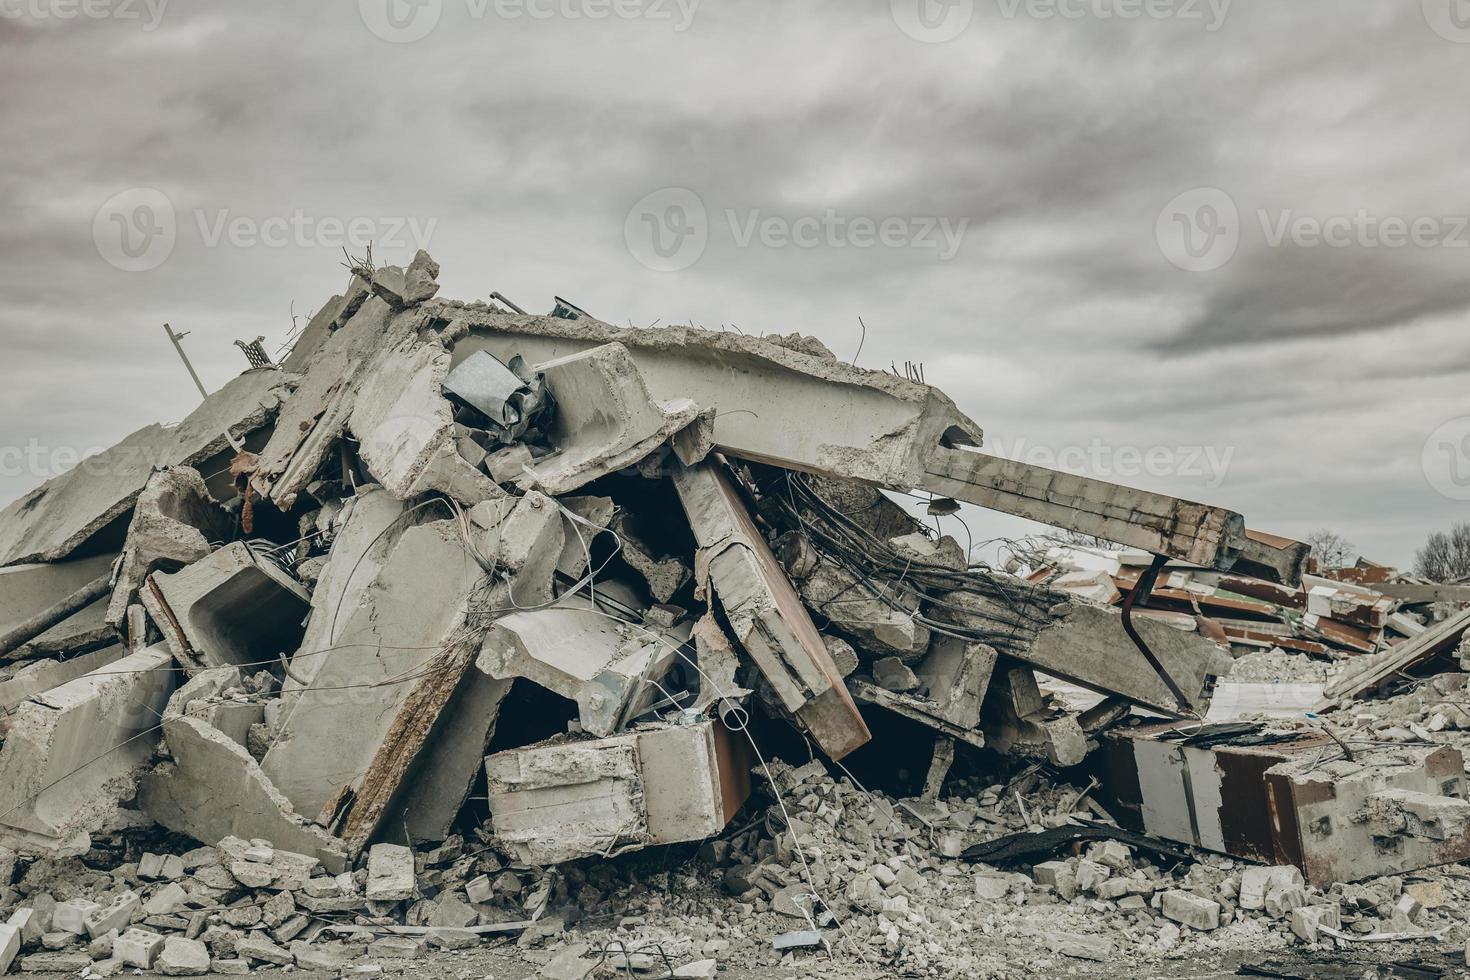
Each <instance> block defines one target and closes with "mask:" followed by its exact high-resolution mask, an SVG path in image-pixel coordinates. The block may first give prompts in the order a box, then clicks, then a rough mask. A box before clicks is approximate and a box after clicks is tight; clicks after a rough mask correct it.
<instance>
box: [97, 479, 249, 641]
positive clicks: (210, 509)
mask: <svg viewBox="0 0 1470 980" xmlns="http://www.w3.org/2000/svg"><path fill="white" fill-rule="evenodd" d="M231 530H232V528H231V524H230V519H229V517H228V516H227V515H226V514H225V512H224V510H223V509H221V508H220V506H219V505H218V504H216V503H215V502H214V498H213V497H211V496H210V495H209V488H208V487H207V486H205V484H204V478H203V477H201V476H200V475H199V472H198V471H197V470H194V469H191V468H189V467H187V466H171V467H169V468H167V469H163V470H159V471H158V472H157V473H155V474H153V476H151V477H149V479H148V483H147V485H145V486H144V488H143V492H142V493H141V494H139V495H138V501H137V504H136V505H135V506H134V507H133V517H132V521H131V522H130V523H129V524H128V536H127V540H126V543H125V544H124V546H123V552H122V562H121V564H120V565H119V566H118V570H117V576H116V580H115V584H114V585H113V588H112V598H111V600H110V602H109V603H108V606H107V624H108V625H109V626H111V627H112V628H113V629H115V630H119V631H120V630H122V628H123V626H124V624H125V622H126V620H127V615H128V606H130V605H132V604H133V603H135V602H137V601H138V590H139V589H140V588H142V586H143V582H144V580H145V579H147V578H148V576H149V575H151V574H153V572H155V571H165V572H176V571H178V570H179V569H180V568H183V567H184V566H185V565H188V564H192V563H193V562H196V561H199V560H200V559H201V558H205V557H207V556H208V555H209V551H210V544H209V543H210V542H211V541H222V540H225V539H226V538H227V537H228V536H229V534H230V532H231Z"/></svg>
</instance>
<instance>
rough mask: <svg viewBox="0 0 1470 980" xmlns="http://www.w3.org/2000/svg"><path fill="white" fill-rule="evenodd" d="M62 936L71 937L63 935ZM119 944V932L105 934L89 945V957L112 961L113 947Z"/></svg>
mask: <svg viewBox="0 0 1470 980" xmlns="http://www.w3.org/2000/svg"><path fill="white" fill-rule="evenodd" d="M62 935H69V933H63V934H62ZM116 943H117V930H116V929H114V930H112V931H111V932H107V933H103V934H102V935H100V936H98V937H97V938H96V939H94V940H92V941H91V942H90V943H88V944H87V955H88V956H90V957H92V959H94V960H108V959H112V947H113V946H114V945H115V944H116Z"/></svg>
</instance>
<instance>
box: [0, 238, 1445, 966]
mask: <svg viewBox="0 0 1470 980" xmlns="http://www.w3.org/2000/svg"><path fill="white" fill-rule="evenodd" d="M353 266H354V268H353V274H352V277H351V279H350V280H349V282H348V285H347V287H346V290H345V291H344V292H343V293H342V295H339V296H336V297H333V298H332V299H331V300H329V301H328V302H327V303H326V304H325V305H323V306H322V307H321V308H320V309H319V310H318V312H317V313H316V314H315V315H314V316H313V317H312V318H311V321H310V323H309V324H308V325H307V326H306V328H305V330H304V331H303V332H302V333H301V335H300V336H299V337H298V338H297V339H296V341H295V345H294V348H293V349H292V350H290V351H289V352H288V353H286V354H285V356H284V357H283V358H281V364H280V366H279V367H276V366H274V365H270V364H265V365H264V366H262V367H257V368H253V369H252V370H251V371H249V372H247V373H245V374H244V375H241V376H240V377H239V378H237V379H235V380H234V381H232V382H230V383H229V384H228V385H226V386H225V387H224V388H222V389H220V390H219V391H217V392H216V393H215V394H214V395H212V396H210V397H208V398H207V399H206V400H205V402H204V404H203V405H201V406H200V408H199V409H198V410H197V411H196V412H194V413H193V414H192V415H191V416H190V417H189V418H188V419H187V420H185V422H183V423H181V424H180V425H178V426H176V427H173V428H164V427H161V426H152V427H149V428H148V429H144V430H142V431H140V432H138V433H135V434H133V435H132V436H129V437H128V439H126V440H124V442H123V443H121V444H120V445H118V446H117V447H114V448H113V449H112V450H108V451H107V452H105V453H103V454H101V455H100V456H99V457H98V458H97V461H96V462H97V464H98V465H95V466H93V465H84V466H79V467H77V468H76V469H74V470H72V471H71V472H69V473H67V474H65V475H64V476H62V477H59V478H57V479H55V480H52V481H50V482H48V483H47V484H45V485H44V486H42V487H41V488H39V489H37V490H35V491H32V492H31V493H30V494H28V495H26V496H25V497H24V498H22V499H21V500H19V501H17V502H15V503H14V504H12V505H11V506H9V507H8V508H6V509H5V510H4V511H3V512H0V974H4V973H5V972H6V971H7V970H12V969H16V968H19V969H21V970H23V971H29V972H40V971H52V972H56V971H64V972H73V973H80V972H82V971H84V970H85V971H86V973H85V975H86V976H96V977H103V976H116V975H120V974H121V973H122V972H123V971H134V970H138V971H151V972H154V973H158V974H162V975H165V976H204V975H207V974H216V973H218V974H226V975H235V974H248V973H250V972H251V971H253V970H258V969H262V968H280V969H282V970H286V969H290V970H301V971H309V972H313V973H314V974H315V973H321V974H329V975H335V976H363V977H367V976H379V975H383V974H385V973H388V972H399V971H402V970H405V969H409V970H413V969H418V968H420V966H421V965H422V967H423V968H425V969H429V970H435V971H437V972H443V970H442V969H441V967H442V966H443V964H444V962H445V959H446V958H448V957H452V956H456V955H458V954H460V953H463V952H465V951H470V950H475V949H477V948H479V947H481V946H482V945H484V944H486V943H487V942H490V941H496V942H499V943H501V944H504V947H503V948H504V951H505V952H507V953H510V952H511V951H513V953H514V955H515V956H516V957H517V958H519V959H520V960H523V961H524V962H523V963H521V964H519V965H518V969H517V973H518V975H519V974H527V975H529V974H532V973H534V974H537V975H540V976H543V977H547V978H549V980H585V978H588V977H594V976H597V977H600V976H604V975H611V974H612V973H615V972H635V971H643V972H645V973H647V974H648V975H650V976H651V975H653V974H654V973H655V972H657V973H667V974H671V975H673V976H676V977H684V978H690V980H710V978H712V977H715V976H718V975H719V974H720V972H721V971H722V970H723V969H725V968H727V967H730V966H736V965H738V966H739V967H740V968H741V969H748V970H750V971H755V970H765V971H768V972H769V971H777V972H780V973H782V974H783V975H784V974H787V973H789V974H792V975H796V974H798V973H817V972H819V964H820V963H821V962H822V961H826V960H831V961H833V964H834V965H833V969H834V970H837V971H838V972H844V973H851V972H852V971H853V970H854V969H858V968H859V967H862V968H866V969H868V970H872V969H878V970H881V971H884V972H892V973H901V974H903V975H913V976H941V975H965V976H972V975H973V976H1015V975H1056V974H1059V973H1062V972H1077V970H1078V969H1079V968H1080V969H1087V970H1105V969H1108V968H1109V967H1112V966H1115V965H1116V966H1117V967H1119V968H1123V967H1125V966H1126V968H1127V969H1129V970H1130V971H1136V970H1138V969H1140V968H1142V967H1143V966H1144V965H1148V968H1149V969H1150V970H1151V971H1152V972H1160V971H1159V970H1158V969H1156V968H1155V966H1154V964H1157V963H1158V962H1160V961H1163V960H1168V959H1183V958H1198V957H1203V956H1206V955H1211V954H1216V953H1231V954H1233V953H1235V952H1244V951H1251V952H1256V951H1261V950H1264V951H1271V952H1280V951H1283V950H1286V949H1287V948H1288V947H1292V946H1295V947H1299V948H1301V949H1304V950H1307V951H1318V953H1321V954H1328V953H1329V952H1330V953H1331V954H1333V955H1341V954H1342V952H1343V950H1344V949H1345V948H1346V947H1347V946H1348V945H1350V944H1356V943H1365V944H1380V943H1392V942H1399V941H1412V942H1418V943H1426V942H1432V941H1435V940H1438V941H1443V942H1444V943H1447V944H1453V947H1454V949H1455V956H1456V957H1457V958H1458V957H1460V956H1461V955H1462V950H1463V948H1464V944H1465V942H1466V940H1467V938H1470V926H1467V925H1466V923H1467V922H1470V914H1467V910H1470V885H1467V884H1466V882H1467V880H1470V879H1467V877H1466V875H1465V873H1464V872H1463V871H1456V870H1455V866H1456V865H1460V864H1462V863H1467V862H1470V802H1467V800H1470V789H1467V775H1466V772H1465V763H1464V759H1465V758H1466V753H1470V709H1467V708H1466V704H1467V703H1470V641H1467V639H1466V636H1467V633H1470V589H1467V588H1465V587H1463V586H1459V585H1444V584H1439V583H1430V582H1423V581H1417V580H1413V579H1411V578H1410V577H1408V576H1405V575H1402V574H1400V573H1398V572H1396V571H1394V570H1393V569H1389V568H1386V567H1384V566H1381V565H1375V564H1373V563H1371V562H1367V561H1359V562H1357V563H1356V564H1355V565H1353V566H1352V567H1350V568H1322V567H1318V566H1317V565H1316V564H1315V563H1311V562H1308V560H1307V557H1306V548H1305V546H1304V545H1301V544H1300V543H1298V542H1294V541H1290V540H1288V539H1284V538H1279V537H1275V536H1272V535H1267V534H1262V533H1259V532H1255V531H1251V530H1247V529H1246V526H1245V522H1244V519H1243V518H1242V517H1241V516H1240V515H1239V514H1235V513H1233V512H1231V511H1229V510H1225V509H1223V508H1220V507H1216V506H1212V505H1209V504H1203V503H1196V502H1192V501H1186V500H1179V499H1176V498H1172V497H1167V496H1163V495H1160V494H1153V493H1147V492H1143V491H1138V490H1133V489H1130V488H1126V487H1120V486H1115V485H1112V484H1108V483H1105V482H1102V481H1098V480H1092V479H1088V478H1082V477H1076V476H1071V475H1068V474H1062V473H1058V472H1054V471H1050V470H1044V469H1041V468H1038V467H1034V466H1030V465H1027V464H1023V463H1018V462H1014V461H1010V460H1004V459H1001V458H999V457H993V456H989V455H986V454H985V453H984V452H982V451H981V449H980V444H981V435H982V433H981V430H980V428H979V426H978V425H976V424H975V423H974V422H973V421H971V420H970V419H969V418H967V417H965V416H964V415H963V414H961V413H960V411H959V410H958V408H957V407H956V406H955V405H954V404H953V403H952V402H951V401H950V400H949V399H948V398H947V397H946V396H945V395H943V394H942V393H941V392H939V391H937V390H936V389H934V388H931V387H929V386H928V385H926V384H924V383H923V382H922V381H921V380H917V379H916V378H915V377H907V376H900V375H898V374H895V373H889V372H879V371H869V370H863V369H859V368H857V367H855V366H852V365H849V364H845V363H843V362H841V361H840V360H838V358H836V357H835V356H834V355H833V354H832V353H831V351H830V350H828V349H827V348H826V347H825V346H824V345H823V344H821V342H820V341H817V340H816V339H814V338H810V337H802V336H800V335H794V334H793V335H790V336H780V335H771V336H766V337H756V336H746V335H743V334H739V333H735V332H731V333H726V332H711V331H704V330H697V329H693V328H690V327H668V328H658V329H655V328H649V329H642V330H640V329H623V328H620V327H616V326H613V325H611V324H607V323H603V322H601V321H599V320H597V319H596V318H595V317H593V316H591V315H589V314H587V313H586V312H585V311H582V310H579V309H577V308H576V307H574V306H573V305H572V304H569V303H566V302H565V301H561V300H558V301H557V306H556V309H555V311H554V312H553V314H552V315H550V316H546V317H539V316H531V315H528V314H526V313H524V312H523V311H521V310H520V309H519V308H518V307H514V306H512V305H511V304H509V302H508V301H506V300H504V299H503V298H501V297H499V294H495V295H496V297H497V298H498V299H499V304H498V305H492V304H490V303H485V302H475V303H464V302H459V301H455V300H447V299H441V298H439V297H438V290H439V286H438V282H437V280H438V275H439V267H438V265H437V263H435V262H434V260H433V259H432V258H431V257H429V256H428V254H427V253H424V252H419V253H418V254H417V255H415V256H414V257H413V259H412V261H411V262H410V263H409V264H408V265H406V266H403V267H397V266H382V267H379V266H376V265H375V264H374V263H373V262H372V261H371V257H369V258H368V259H365V260H362V261H360V262H354V263H353ZM505 308H509V309H511V310H512V312H506V311H505ZM257 360H259V359H257ZM915 491H918V492H919V494H918V495H919V496H920V497H921V498H923V499H924V503H922V504H921V509H920V510H919V511H918V512H915V510H914V508H913V507H912V506H905V503H906V501H907V500H911V499H912V498H913V497H914V496H915ZM904 495H908V496H907V498H906V497H905V496H904ZM960 501H965V502H968V503H969V504H978V505H980V506H982V507H988V508H991V509H995V510H1000V511H1003V512H1005V513H1009V514H1015V515H1020V516H1023V517H1029V518H1032V519H1036V520H1040V521H1042V522H1044V523H1048V524H1051V525H1053V526H1055V527H1057V528H1061V529H1063V530H1065V531H1069V532H1075V533H1074V534H1073V535H1072V536H1071V538H1070V539H1069V541H1076V540H1079V539H1078V537H1077V535H1078V534H1080V535H1090V536H1092V537H1093V538H1095V539H1097V540H1096V541H1095V542H1094V544H1092V545H1085V546H1084V545H1079V544H1075V543H1066V544H1063V543H1060V541H1061V539H1043V540H1039V541H1038V540H1031V541H1023V542H1011V543H1010V544H1009V545H1007V546H1006V547H1007V558H1006V560H1005V561H1004V562H1003V563H1002V567H992V566H991V565H990V564H989V563H988V562H986V561H984V560H982V559H981V557H980V555H979V554H978V552H977V550H976V548H974V547H972V546H969V545H966V544H963V543H962V542H965V541H969V540H971V538H970V535H969V532H970V530H971V527H972V526H973V525H972V523H970V521H972V520H983V513H981V512H976V513H974V514H970V513H967V514H966V515H965V518H966V522H965V523H961V522H960V521H959V520H958V519H954V520H952V518H957V517H958V512H959V510H960V507H961V504H960ZM921 519H922V520H921ZM962 531H963V532H965V533H963V534H962V533H959V532H962ZM946 532H948V533H946ZM976 536H977V537H981V536H982V535H979V533H978V529H977V532H976ZM1106 542H1116V545H1110V544H1107V543H1106ZM1206 719H1207V720H1206ZM671 845H672V846H671ZM512 939H513V940H514V943H513V945H512V944H511V940H512ZM1094 964H1096V965H1094ZM1163 972H1167V970H1165V971H1163Z"/></svg>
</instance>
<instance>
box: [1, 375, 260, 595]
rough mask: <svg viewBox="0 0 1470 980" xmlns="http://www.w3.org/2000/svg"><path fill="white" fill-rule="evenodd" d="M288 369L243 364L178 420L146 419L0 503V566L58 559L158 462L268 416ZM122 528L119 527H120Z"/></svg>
mask: <svg viewBox="0 0 1470 980" xmlns="http://www.w3.org/2000/svg"><path fill="white" fill-rule="evenodd" d="M286 380H287V376H285V375H283V374H282V373H281V372H280V371H275V370H270V369H265V370H258V371H247V372H246V373H244V374H242V375H240V376H239V377H238V378H235V379H234V380H233V381H231V382H230V383H229V384H227V385H225V386H224V387H223V388H221V389H220V390H219V391H216V392H214V393H213V394H211V395H210V396H209V397H208V398H207V399H205V401H204V403H203V404H202V405H200V406H199V407H198V408H197V409H195V410H194V411H193V412H192V413H191V414H190V415H189V417H188V418H186V419H185V420H184V421H183V422H180V423H179V424H178V425H177V426H173V427H165V426H161V425H150V426H148V427H147V428H145V429H140V430H138V431H137V432H134V433H133V434H132V435H130V436H128V437H127V438H126V439H124V440H123V441H122V442H120V443H118V444H117V445H116V446H114V447H112V448H111V449H108V450H106V451H104V452H102V453H99V454H98V455H96V456H92V457H89V458H88V459H85V460H83V461H82V462H81V463H79V464H78V465H77V466H76V467H74V468H73V469H71V470H68V471H67V472H66V473H63V474H62V475H61V476H58V477H56V478H55V479H52V480H48V481H47V482H46V483H44V484H42V485H41V486H40V487H38V488H36V489H35V490H32V491H31V492H30V493H28V494H26V495H25V496H23V497H21V498H20V499H19V500H17V501H15V502H14V503H13V504H11V505H10V506H9V507H6V508H5V509H4V510H3V511H0V566H5V565H18V564H21V563H23V562H35V561H59V560H61V559H62V558H65V557H67V556H68V555H70V554H71V553H72V552H73V551H75V550H76V549H77V548H78V546H80V545H81V544H82V543H83V542H85V541H87V540H88V539H89V538H91V537H93V536H94V535H96V534H97V532H99V531H101V530H103V529H104V528H106V527H107V526H108V525H110V524H112V523H113V522H114V521H118V520H120V519H121V518H122V517H124V516H125V515H126V514H127V512H128V511H129V510H130V509H131V508H132V506H133V502H134V501H135V500H137V498H138V494H140V493H142V491H143V487H144V485H145V484H146V483H147V482H148V477H149V475H150V474H151V473H152V472H153V470H154V469H156V468H158V467H161V466H175V465H191V466H192V465H194V464H196V463H203V462H204V461H205V460H208V459H209V458H210V457H212V456H214V455H216V454H218V453H220V452H221V451H223V450H226V449H229V447H230V443H229V440H228V439H227V438H226V437H225V432H226V430H228V431H229V432H230V433H231V434H232V435H234V436H235V437H237V438H239V437H243V436H244V435H245V434H246V433H249V432H253V431H255V430H256V429H259V428H261V427H262V426H264V425H266V424H267V423H269V422H270V420H271V419H272V418H273V417H274V416H275V414H276V410H277V408H278V407H279V405H280V400H281V398H282V397H283V395H284V393H285V387H284V386H285V382H286ZM120 530H121V529H120V528H119V531H120Z"/></svg>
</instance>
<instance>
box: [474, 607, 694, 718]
mask: <svg viewBox="0 0 1470 980" xmlns="http://www.w3.org/2000/svg"><path fill="white" fill-rule="evenodd" d="M675 630H676V631H674V632H670V633H667V634H666V633H664V632H662V631H654V630H651V629H649V628H648V627H644V626H636V625H633V624H629V623H623V622H620V621H618V620H616V619H613V618H611V617H609V616H607V615H605V614H603V613H601V612H597V611H595V610H593V609H590V608H588V609H578V608H560V607H556V608H550V609H538V610H536V611H534V612H517V613H511V614H509V615H507V616H502V617H501V618H500V619H499V620H497V621H496V622H495V624H494V625H493V626H491V627H490V631H489V632H488V633H487V634H486V636H485V640H484V643H483V644H482V645H481V647H480V655H479V658H478V659H477V660H476V665H477V666H478V667H479V669H480V670H481V671H483V672H485V673H486V674H489V675H490V676H491V677H494V678H497V679H500V680H509V679H512V678H516V677H523V678H525V679H527V680H529V681H532V682H533V683H536V684H539V685H541V686H542V687H544V688H546V689H547V690H550V691H554V692H555V693H557V694H560V695H561V696H562V697H565V698H570V699H571V700H573V701H576V702H577V709H578V712H577V713H578V717H579V718H580V720H581V723H582V727H583V728H584V729H586V730H587V731H588V732H589V733H591V734H593V735H596V736H599V737H605V736H608V735H611V734H613V733H614V732H616V731H618V730H619V729H621V728H622V727H624V726H625V725H627V723H628V722H629V721H631V720H632V719H633V718H635V717H637V716H638V715H639V714H641V713H642V712H643V711H644V710H645V709H646V708H647V707H648V705H650V704H652V703H653V702H654V701H655V700H657V698H658V697H659V693H658V688H657V687H656V686H655V685H654V683H652V682H656V681H659V680H662V679H663V677H664V676H665V675H666V674H667V673H668V672H669V669H670V668H671V667H672V666H673V662H674V659H675V658H676V656H677V651H678V648H679V646H680V645H682V644H683V643H684V642H685V641H686V640H688V638H689V627H688V626H685V627H683V628H682V631H680V628H678V627H676V628H675ZM681 634H682V635H681Z"/></svg>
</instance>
